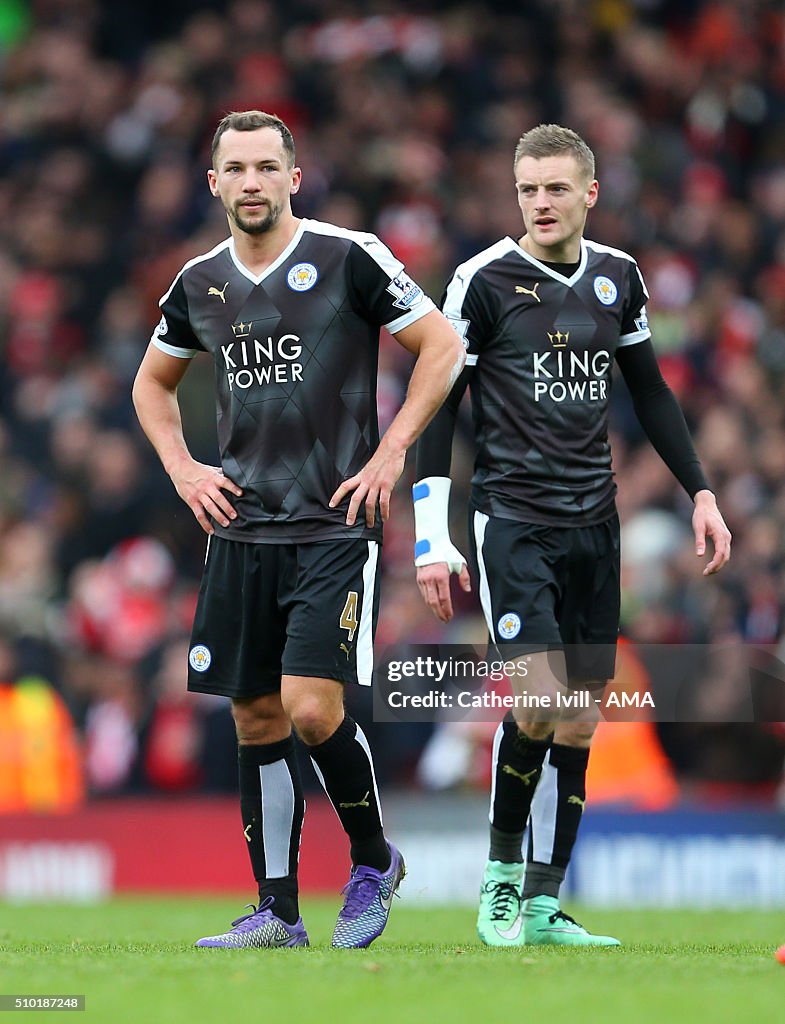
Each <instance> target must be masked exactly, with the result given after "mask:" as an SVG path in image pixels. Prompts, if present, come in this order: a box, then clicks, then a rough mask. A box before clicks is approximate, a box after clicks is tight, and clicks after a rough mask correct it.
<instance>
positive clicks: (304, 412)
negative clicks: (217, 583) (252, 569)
mask: <svg viewBox="0 0 785 1024" xmlns="http://www.w3.org/2000/svg"><path fill="white" fill-rule="evenodd" d="M160 306H161V311H162V314H163V315H162V317H161V321H160V323H159V324H158V326H157V327H156V329H155V331H154V333H153V336H152V342H153V344H154V345H156V346H157V347H158V348H159V349H160V350H161V351H162V352H166V353H168V354H169V355H172V356H177V357H180V358H185V359H188V358H191V357H192V356H194V355H196V353H197V352H209V353H210V355H211V356H212V358H213V360H214V362H215V382H216V404H217V415H218V441H219V447H220V454H221V464H222V468H223V471H224V473H225V474H226V475H227V476H228V477H229V478H230V479H231V480H234V482H235V483H236V484H238V485H239V486H240V487H242V488H243V496H242V497H241V498H237V499H234V498H233V499H232V500H233V502H234V504H235V507H236V509H237V512H238V516H237V519H236V520H235V521H234V522H232V523H231V524H230V525H229V526H228V527H220V526H218V525H217V524H216V533H217V534H219V535H220V536H224V537H230V538H232V539H234V540H247V541H255V542H267V543H274V542H275V543H277V542H281V541H283V542H291V543H296V542H303V541H316V540H326V539H329V538H334V537H367V538H369V539H375V540H378V539H380V537H381V524H380V523H378V518H377V525H376V526H375V527H374V528H373V529H369V528H368V527H366V525H365V522H364V517H361V521H360V522H358V523H357V524H355V526H353V527H347V526H346V523H345V518H346V504H347V503H348V498H347V499H346V502H344V504H343V507H341V508H336V509H331V508H329V507H328V502H329V500H330V498H331V497H332V495H333V493H334V492H335V490H336V488H337V487H338V485H339V484H340V483H341V482H342V481H343V480H345V479H346V478H347V477H350V476H353V475H354V474H355V473H357V472H358V471H359V470H360V469H362V467H363V466H364V465H365V463H366V462H367V461H368V459H369V458H370V456H371V455H372V454H373V452H374V451H375V449H376V447H377V445H378V443H379V430H378V424H377V416H376V373H377V361H378V346H379V329H380V327H382V326H384V327H386V328H387V329H388V330H389V331H391V332H393V333H395V332H396V331H399V330H402V329H403V328H404V327H407V326H409V325H410V324H412V323H414V322H415V321H416V320H418V319H419V318H420V317H422V316H424V315H425V314H426V313H428V312H429V311H430V310H431V309H434V308H435V307H434V304H433V303H432V302H431V300H430V299H429V298H428V297H427V296H426V295H425V294H424V293H423V291H422V290H421V289H420V288H419V287H418V286H417V285H416V284H415V283H414V281H412V279H411V278H410V277H409V276H408V275H407V274H405V273H404V268H403V264H402V263H401V262H400V261H399V260H397V259H396V258H395V256H393V254H392V253H391V252H390V250H389V249H388V248H387V247H386V246H385V245H383V244H382V242H380V241H379V239H378V238H377V237H376V236H375V235H372V234H363V233H360V232H356V231H348V230H345V229H343V228H339V227H335V226H333V225H332V224H324V223H321V222H319V221H313V220H302V221H300V224H299V225H298V228H297V232H296V234H295V236H294V238H293V239H292V241H291V242H290V244H289V245H288V246H287V247H286V249H285V250H284V251H283V252H282V253H281V255H280V256H279V257H278V259H276V260H275V262H274V263H273V264H272V265H271V266H270V267H268V268H267V270H265V271H264V273H262V274H260V275H259V276H255V275H254V274H252V273H251V272H250V271H249V270H248V269H247V267H245V266H243V264H242V263H241V262H240V261H239V259H238V258H237V255H236V253H235V250H234V244H233V242H232V239H231V238H229V239H227V240H226V241H225V242H222V243H221V244H220V245H218V246H216V247H215V249H213V250H212V251H211V252H208V253H206V254H205V255H203V256H199V257H197V258H196V259H193V260H190V261H189V262H188V263H186V264H185V266H184V267H183V269H182V270H181V271H180V273H179V274H178V275H177V277H176V278H175V280H174V283H173V284H172V286H171V288H170V289H169V291H168V292H167V293H166V294H165V295H164V297H163V298H162V299H161V302H160Z"/></svg>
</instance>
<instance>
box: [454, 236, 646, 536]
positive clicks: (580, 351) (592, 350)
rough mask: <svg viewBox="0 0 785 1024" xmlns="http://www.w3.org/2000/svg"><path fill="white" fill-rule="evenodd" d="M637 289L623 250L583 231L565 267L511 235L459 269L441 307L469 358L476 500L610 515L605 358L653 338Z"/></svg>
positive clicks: (495, 507)
mask: <svg viewBox="0 0 785 1024" xmlns="http://www.w3.org/2000/svg"><path fill="white" fill-rule="evenodd" d="M647 298H648V293H647V292H646V287H645V285H644V283H643V278H642V277H641V274H640V271H639V269H638V266H637V264H636V263H635V261H634V260H633V259H632V257H631V256H628V255H627V253H624V252H621V251H620V250H618V249H611V248H609V247H608V246H604V245H598V244H597V243H596V242H590V241H588V240H585V239H584V240H582V241H581V260H580V263H579V265H578V268H577V270H575V272H574V273H573V274H572V275H571V276H570V277H564V276H562V274H560V273H558V272H557V271H556V270H554V269H553V268H552V267H549V266H548V265H547V264H544V263H541V262H540V261H538V260H536V259H535V258H534V257H533V256H530V255H529V254H528V253H527V252H525V250H523V249H522V248H521V247H520V245H518V244H517V242H515V241H514V240H513V239H512V238H503V239H501V240H500V241H499V242H496V243H495V244H494V245H492V246H490V247H489V248H488V249H486V250H485V251H484V252H481V253H479V254H478V255H477V256H474V257H473V258H472V259H470V260H468V261H467V262H466V263H463V264H462V265H461V266H459V267H458V268H457V270H456V271H455V274H454V275H453V277H452V280H451V281H450V283H449V285H448V286H447V291H446V293H445V298H444V313H445V315H446V316H447V317H448V318H449V319H450V320H451V321H452V323H453V324H454V326H455V327H456V329H457V330H458V332H459V334H461V336H462V337H463V339H464V344H465V346H466V349H467V365H471V366H474V370H473V373H472V377H471V383H470V388H471V396H472V411H473V416H474V424H475V433H476V437H477V442H478V451H477V460H476V465H475V473H474V477H473V479H472V501H473V504H474V506H475V507H476V508H478V509H480V511H482V512H485V513H486V514H488V515H492V516H501V517H502V518H508V519H517V520H520V521H522V522H531V523H545V524H551V525H562V526H563V525H576V526H577V525H590V524H592V523H598V522H602V521H603V520H604V519H607V518H608V517H609V516H610V515H612V514H613V511H614V496H615V493H616V486H615V483H614V481H613V473H612V470H611V452H610V446H609V444H608V404H609V399H610V392H611V375H612V367H613V360H614V357H615V353H616V350H617V348H619V347H620V346H622V345H634V344H636V343H637V342H641V341H645V340H646V339H647V338H649V337H650V336H651V335H650V332H649V327H648V322H647V319H646V307H645V303H646V299H647Z"/></svg>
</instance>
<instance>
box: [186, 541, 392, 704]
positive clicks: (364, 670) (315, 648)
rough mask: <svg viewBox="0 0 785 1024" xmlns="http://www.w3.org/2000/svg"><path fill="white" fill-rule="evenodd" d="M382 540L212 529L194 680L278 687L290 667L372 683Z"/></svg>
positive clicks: (211, 687)
mask: <svg viewBox="0 0 785 1024" xmlns="http://www.w3.org/2000/svg"><path fill="white" fill-rule="evenodd" d="M379 553H380V552H379V545H378V543H377V542H376V541H369V540H329V541H321V542H317V543H313V544H249V543H247V542H244V541H236V540H227V539H226V538H223V537H216V536H212V537H211V538H210V543H209V546H208V550H207V559H206V561H205V567H204V574H203V576H202V583H201V587H200V589H199V600H198V603H197V607H196V615H195V618H194V625H193V631H192V634H191V649H190V651H189V655H188V689H189V690H194V691H196V692H198V693H218V694H222V695H224V696H227V697H241V698H242V697H256V696H260V695H262V694H266V693H276V692H278V691H279V690H280V688H281V676H282V675H294V676H314V677H316V678H320V679H337V680H338V681H339V682H342V683H352V682H357V683H361V684H363V685H366V686H369V685H370V683H371V677H372V674H373V635H374V631H375V629H376V619H377V617H378V610H379V584H378V573H377V571H376V570H377V564H378V559H379Z"/></svg>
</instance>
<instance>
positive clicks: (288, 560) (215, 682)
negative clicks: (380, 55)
mask: <svg viewBox="0 0 785 1024" xmlns="http://www.w3.org/2000/svg"><path fill="white" fill-rule="evenodd" d="M212 164H213V165H212V168H211V169H210V170H209V171H208V172H207V177H208V183H209V186H210V191H211V192H212V194H213V196H215V197H216V198H218V199H220V201H221V202H222V203H223V206H224V208H225V210H226V214H227V219H228V222H229V231H230V237H229V238H228V239H227V240H226V241H224V242H221V243H220V244H219V245H217V246H216V247H215V248H214V249H213V250H212V251H211V252H208V253H206V254H204V255H202V256H198V257H196V258H195V259H192V260H190V261H189V262H188V263H186V264H185V266H184V267H183V269H182V270H181V271H180V273H179V274H178V275H177V277H176V278H175V280H174V282H173V283H172V286H171V287H170V289H169V290H168V291H167V293H166V294H165V295H164V297H163V298H162V299H161V303H160V305H161V311H162V317H161V321H160V323H159V324H158V327H157V328H156V330H155V332H154V333H153V336H152V338H151V343H150V345H149V347H148V349H147V352H146V354H145V356H144V359H143V361H142V364H141V366H140V368H139V372H138V375H137V378H136V381H135V384H134V402H135V405H136V410H137V415H138V417H139V421H140V423H141V425H142V427H143V429H144V431H145V433H146V434H147V436H148V438H149V439H150V441H151V442H152V444H153V446H154V447H155V449H156V451H157V453H158V455H159V456H160V458H161V461H162V463H163V466H164V468H165V469H166V471H167V473H168V474H169V476H170V477H171V479H172V483H173V484H174V486H175V488H176V490H177V493H178V494H179V495H180V497H181V498H182V499H183V501H185V502H186V504H187V505H188V506H189V507H190V508H191V510H192V512H193V514H194V515H195V517H196V519H197V520H198V522H199V523H200V525H201V526H202V528H203V529H204V531H205V532H206V533H207V534H208V552H207V558H206V562H205V568H204V575H203V578H202V585H201V588H200V592H199V601H198V606H197V610H196V616H195V621H194V626H193V635H192V641H191V649H190V654H189V675H188V687H189V689H190V690H193V691H197V692H202V693H216V694H223V695H225V696H227V697H229V698H230V699H231V702H232V711H233V714H234V720H235V724H236V728H237V737H238V743H239V774H240V804H241V811H242V826H241V827H238V839H239V835H240V833H242V836H243V840H242V841H243V842H245V843H246V844H247V846H248V851H249V854H250V858H251V864H252V867H253V871H254V875H255V877H256V880H257V883H258V889H259V905H258V908H255V909H254V911H253V913H251V914H248V915H245V916H243V917H240V918H238V920H236V921H234V922H233V925H232V927H231V928H230V929H229V930H228V931H227V932H225V933H222V934H219V935H213V936H209V937H207V938H204V939H201V940H199V942H197V945H198V946H203V947H205V946H206V947H218V948H240V947H257V948H261V947H270V946H303V945H307V944H308V937H307V934H306V931H305V928H304V926H303V922H302V919H301V917H300V913H299V907H298V887H297V862H298V853H299V846H300V832H301V826H302V821H303V813H304V801H303V792H302V784H301V781H300V776H299V772H298V766H297V759H296V751H295V746H294V739H293V736H292V730H293V729H294V730H295V731H296V733H297V734H298V735H299V737H300V739H301V740H302V741H303V742H304V743H305V745H306V746H307V748H308V752H309V754H310V756H311V759H312V761H313V764H314V767H315V769H316V772H317V774H318V776H319V778H320V780H321V782H322V784H323V786H324V788H325V790H326V792H327V795H328V796H329V798H330V800H331V801H332V804H333V806H334V808H335V810H336V813H337V814H338V817H339V819H340V821H341V824H342V826H343V828H344V829H345V831H346V833H347V834H348V836H349V840H350V843H351V857H352V863H353V867H352V873H351V877H350V880H349V883H348V885H347V887H346V889H345V894H346V896H345V901H344V904H343V907H342V909H341V912H340V914H339V917H338V921H337V923H336V926H335V930H334V933H333V940H332V943H333V946H336V947H340V948H353V947H361V946H367V945H369V944H370V943H371V942H372V941H373V940H374V939H375V938H377V937H378V936H379V935H380V934H381V932H382V930H383V928H384V927H385V924H386V922H387V917H388V914H389V910H390V904H391V902H392V897H393V895H394V893H395V891H396V889H397V887H398V885H399V883H400V880H401V879H402V877H403V875H404V862H403V858H402V857H401V855H400V853H399V852H398V850H397V849H396V848H395V847H394V846H393V845H392V844H391V843H388V842H387V840H386V838H385V835H384V831H383V828H382V817H381V809H380V806H379V797H378V792H377V788H376V780H375V776H374V769H373V761H372V758H371V751H370V748H369V746H368V742H367V740H366V738H365V735H364V734H363V731H362V729H361V728H360V727H359V726H358V725H357V724H356V723H355V722H354V721H353V720H352V719H351V718H350V717H349V716H348V715H347V714H346V713H345V711H344V703H343V697H344V687H345V685H346V684H347V683H352V682H359V683H361V684H363V685H370V683H371V673H372V664H373V662H372V658H373V652H372V641H373V632H374V627H375V622H376V616H377V609H378V574H377V567H378V557H379V546H380V543H381V537H382V520H385V519H386V518H387V516H388V513H389V504H390V493H391V491H392V489H393V487H394V485H395V483H396V481H397V480H398V477H399V476H400V474H401V471H402V469H403V465H404V458H405V455H406V450H407V448H408V447H409V446H410V445H411V444H412V443H413V442H414V441H415V440H416V438H417V437H418V435H419V434H420V432H421V431H422V429H423V428H424V426H425V425H426V423H427V422H428V421H429V419H430V418H431V416H432V415H433V414H434V412H435V411H436V409H437V408H438V406H439V405H440V404H441V402H442V401H443V399H444V397H445V396H446V395H447V394H448V392H449V390H450V388H451V387H452V385H453V384H454V382H455V380H456V378H457V375H458V373H459V372H460V369H461V367H462V366H463V362H464V351H463V347H462V345H461V342H460V340H459V339H458V338H457V337H456V334H455V331H454V330H453V328H452V327H451V326H450V324H449V323H448V322H447V321H446V320H445V318H444V317H443V315H442V314H441V313H440V312H439V311H438V310H437V309H436V308H435V307H434V305H433V303H432V302H431V300H430V299H428V298H427V297H426V296H425V295H424V294H423V292H422V290H421V289H420V288H419V287H418V286H417V284H415V282H414V281H412V279H411V278H410V277H409V276H408V275H407V274H406V273H405V272H404V269H403V265H402V264H401V263H400V261H399V260H397V259H396V258H395V256H393V254H392V253H391V252H390V250H389V249H388V248H387V247H386V246H384V245H383V244H382V243H381V242H380V241H379V239H378V238H376V237H375V236H374V235H372V234H364V233H360V232H355V231H348V230H345V229H343V228H340V227H335V226H333V225H331V224H324V223H321V222H318V221H313V220H306V219H299V218H297V217H295V216H294V215H293V213H292V208H291V197H292V195H294V194H295V193H296V192H297V191H298V189H299V188H300V182H301V171H300V168H299V167H297V166H296V165H295V149H294V140H293V139H292V136H291V133H290V131H289V129H288V128H287V127H286V125H285V124H284V123H283V122H282V121H280V120H279V119H278V118H277V117H274V116H273V115H270V114H266V113H263V112H261V111H245V112H241V113H232V114H229V115H227V116H226V117H225V118H224V119H223V120H222V121H221V123H220V124H219V125H218V128H217V130H216V133H215V137H214V140H213V147H212ZM383 326H384V327H386V328H387V329H388V330H389V331H390V332H391V333H393V334H394V335H395V337H396V339H397V340H398V341H399V342H400V344H401V345H403V346H404V348H406V349H407V350H408V351H409V352H411V353H413V354H414V355H415V356H416V361H415V364H414V369H413V372H412V375H411V380H410V382H409V388H408V394H407V396H406V400H405V401H404V403H403V405H402V407H401V409H400V410H399V412H398V414H397V416H396V417H395V419H394V420H393V422H392V423H391V425H390V427H389V428H388V430H387V432H386V433H385V435H384V437H383V438H382V439H381V441H380V440H379V433H378V425H377V419H376V370H377V356H378V345H379V329H380V328H381V327H383ZM198 352H207V353H209V354H210V356H211V357H212V359H213V360H214V363H215V380H216V396H217V415H218V438H219V445H220V455H221V468H217V467H214V466H207V465H202V464H200V463H198V462H197V461H195V460H194V459H193V458H192V457H191V455H190V453H189V451H188V448H187V446H186V443H185V440H184V438H183V431H182V423H181V419H180V413H179V409H178V404H177V387H178V385H179V383H180V381H181V380H182V378H183V376H184V374H185V372H186V370H187V368H188V366H189V364H190V360H191V358H192V357H193V356H195V355H196V354H197V353H198ZM194 839H195V841H197V842H198V837H194Z"/></svg>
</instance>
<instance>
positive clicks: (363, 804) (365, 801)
mask: <svg viewBox="0 0 785 1024" xmlns="http://www.w3.org/2000/svg"><path fill="white" fill-rule="evenodd" d="M370 795H371V791H370V789H369V790H368V792H367V793H366V794H365V796H364V797H363V798H362V800H358V801H357V802H356V803H353V804H338V806H339V807H345V808H346V809H347V810H348V809H349V808H350V807H370V806H371V805H370V804H369V803H368V797H369V796H370Z"/></svg>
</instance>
